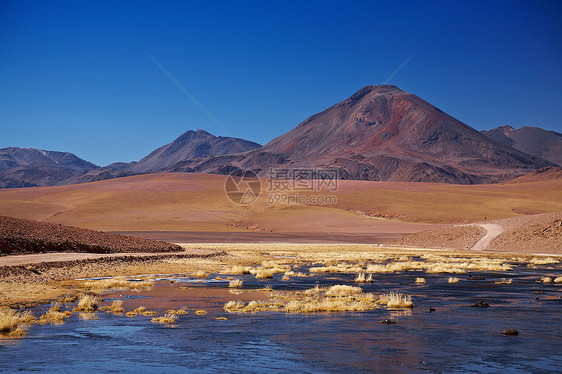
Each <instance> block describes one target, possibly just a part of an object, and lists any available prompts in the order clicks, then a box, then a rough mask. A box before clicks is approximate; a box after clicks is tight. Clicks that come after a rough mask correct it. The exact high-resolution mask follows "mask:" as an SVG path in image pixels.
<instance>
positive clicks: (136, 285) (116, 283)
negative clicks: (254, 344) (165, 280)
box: [83, 277, 154, 290]
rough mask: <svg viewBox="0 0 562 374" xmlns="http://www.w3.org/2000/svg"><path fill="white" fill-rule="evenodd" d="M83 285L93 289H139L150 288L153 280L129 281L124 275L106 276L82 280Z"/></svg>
mask: <svg viewBox="0 0 562 374" xmlns="http://www.w3.org/2000/svg"><path fill="white" fill-rule="evenodd" d="M83 285H84V287H87V288H92V289H95V290H106V289H121V290H127V289H129V290H141V289H145V288H150V287H152V286H153V285H154V283H153V282H151V281H148V280H145V281H130V280H127V278H125V277H116V278H107V279H100V280H93V281H86V282H84V284H83Z"/></svg>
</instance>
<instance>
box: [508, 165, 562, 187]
mask: <svg viewBox="0 0 562 374" xmlns="http://www.w3.org/2000/svg"><path fill="white" fill-rule="evenodd" d="M556 179H562V168H561V167H558V166H550V167H546V168H541V169H537V170H533V171H532V172H530V173H529V174H525V175H523V176H521V177H519V178H515V179H513V180H510V181H509V183H533V182H544V181H551V180H556Z"/></svg>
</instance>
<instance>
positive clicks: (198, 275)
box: [191, 270, 209, 279]
mask: <svg viewBox="0 0 562 374" xmlns="http://www.w3.org/2000/svg"><path fill="white" fill-rule="evenodd" d="M191 276H192V277H194V278H199V279H205V278H208V277H209V274H208V273H207V272H206V271H204V270H198V271H196V272H195V273H192V274H191Z"/></svg>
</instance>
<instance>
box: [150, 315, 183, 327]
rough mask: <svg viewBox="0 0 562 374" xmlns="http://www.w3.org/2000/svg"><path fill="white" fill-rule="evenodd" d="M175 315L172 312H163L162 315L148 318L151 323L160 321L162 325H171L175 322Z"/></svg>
mask: <svg viewBox="0 0 562 374" xmlns="http://www.w3.org/2000/svg"><path fill="white" fill-rule="evenodd" d="M177 318H178V317H177V316H176V315H173V314H164V315H163V316H162V317H154V318H153V319H151V320H150V322H152V323H161V324H164V325H171V324H173V323H175V322H176V320H177Z"/></svg>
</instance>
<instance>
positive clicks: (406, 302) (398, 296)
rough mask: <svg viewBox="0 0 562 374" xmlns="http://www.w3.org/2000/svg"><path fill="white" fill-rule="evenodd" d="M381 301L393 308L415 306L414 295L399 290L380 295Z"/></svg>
mask: <svg viewBox="0 0 562 374" xmlns="http://www.w3.org/2000/svg"><path fill="white" fill-rule="evenodd" d="M379 303H381V304H386V306H387V307H389V308H391V309H401V308H413V307H414V303H413V302H412V296H410V295H405V294H402V293H399V292H391V293H388V294H383V295H381V296H380V297H379Z"/></svg>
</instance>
